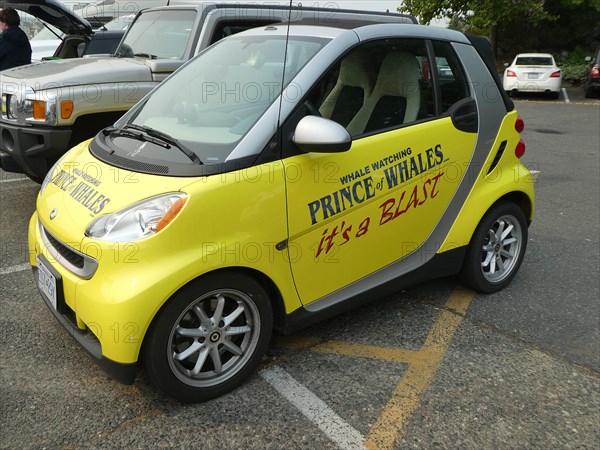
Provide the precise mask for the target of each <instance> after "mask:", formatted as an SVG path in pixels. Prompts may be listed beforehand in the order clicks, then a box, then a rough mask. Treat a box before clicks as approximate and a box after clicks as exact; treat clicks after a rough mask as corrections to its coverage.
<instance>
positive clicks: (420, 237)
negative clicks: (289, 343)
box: [29, 20, 534, 402]
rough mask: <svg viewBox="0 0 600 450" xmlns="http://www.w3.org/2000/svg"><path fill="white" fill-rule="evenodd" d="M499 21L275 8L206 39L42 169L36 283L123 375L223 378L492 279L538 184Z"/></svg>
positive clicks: (187, 383) (108, 366) (518, 241)
mask: <svg viewBox="0 0 600 450" xmlns="http://www.w3.org/2000/svg"><path fill="white" fill-rule="evenodd" d="M523 126H524V125H523V121H522V120H521V119H520V118H519V117H518V114H517V112H516V111H515V110H514V107H513V104H512V102H511V100H510V99H509V98H508V97H507V96H506V93H505V92H504V90H503V89H502V84H501V81H500V79H499V77H498V75H497V73H496V72H495V66H494V63H493V60H492V57H491V48H490V46H489V43H488V42H487V40H485V39H482V38H478V37H475V36H467V35H464V34H461V33H458V32H454V31H450V30H445V29H440V28H432V27H426V26H419V25H412V24H361V22H360V20H356V21H353V22H344V21H335V22H332V23H329V24H324V25H321V26H313V25H305V24H302V23H297V24H294V23H292V24H291V25H289V26H288V25H286V24H282V25H279V24H278V25H271V26H266V27H262V28H258V29H254V30H250V31H247V32H243V33H240V34H237V35H234V36H231V37H229V38H227V39H225V40H223V41H221V42H219V43H217V44H215V45H213V46H211V47H210V48H208V49H207V50H205V51H204V52H203V53H201V54H200V55H199V56H198V57H197V58H195V59H193V60H191V61H190V62H189V63H187V64H186V65H185V66H184V67H183V68H182V69H180V70H179V71H177V72H176V73H175V74H173V75H172V76H171V77H170V78H169V79H167V80H166V81H165V82H164V83H163V84H161V85H160V86H159V87H158V88H156V89H155V90H154V91H152V92H151V93H150V94H149V95H148V96H146V97H145V98H144V99H143V100H142V101H141V102H140V103H138V104H137V105H136V106H135V107H134V108H133V109H132V110H130V111H129V112H128V113H127V114H126V115H125V116H123V117H122V118H121V119H120V120H119V121H118V122H117V123H116V124H115V125H114V126H113V127H111V128H108V129H105V130H103V131H102V132H101V133H99V134H98V135H97V136H96V137H95V138H94V139H93V140H91V141H87V142H84V143H82V144H80V145H78V146H77V147H75V148H73V149H72V150H71V151H70V152H69V153H67V154H66V155H65V156H64V157H63V158H62V159H61V160H60V161H59V162H58V163H57V164H56V166H55V167H54V168H53V169H52V170H51V171H50V173H49V174H48V176H47V177H46V179H45V181H44V183H43V185H42V187H41V190H40V194H39V197H38V201H37V211H36V212H35V214H34V215H33V217H32V219H31V223H30V227H29V244H30V248H31V253H30V254H31V264H32V265H33V267H34V273H35V276H36V280H37V283H38V286H39V290H40V292H41V294H42V297H43V299H44V301H45V302H46V303H47V305H48V306H49V307H50V309H51V310H52V311H53V313H54V314H55V316H56V317H57V318H58V320H59V321H60V322H61V323H62V324H63V325H64V326H65V327H66V328H67V329H68V330H69V332H70V333H71V334H72V335H73V336H74V337H75V339H76V340H77V341H78V342H79V343H80V344H81V345H82V346H83V347H84V348H85V349H86V350H87V351H88V352H89V353H90V354H91V355H92V356H93V357H94V358H95V359H96V360H97V361H98V362H99V364H100V365H101V366H102V367H103V368H104V369H105V370H106V371H107V372H109V373H110V374H111V375H113V376H114V377H115V378H116V379H118V380H119V381H121V382H125V383H132V382H133V380H134V378H135V374H136V369H137V367H138V363H139V362H143V364H144V366H145V369H146V371H147V373H148V376H149V377H150V379H151V380H152V381H153V382H154V383H155V384H156V385H158V386H159V387H160V388H161V389H163V390H164V391H165V392H167V393H168V394H170V395H172V396H173V397H175V398H177V399H180V400H182V401H188V402H196V401H202V400H206V399H210V398H213V397H215V396H218V395H220V394H223V393H224V392H227V391H229V390H231V389H233V388H234V387H235V386H237V385H239V384H240V383H241V382H242V381H243V380H244V379H245V378H247V377H248V376H249V375H250V374H251V373H252V372H253V370H254V369H255V368H256V366H257V365H258V364H259V362H260V360H261V358H262V356H263V354H264V352H265V350H266V348H267V346H268V344H269V339H270V336H271V332H272V330H273V329H274V328H275V329H277V330H281V331H282V332H284V333H289V332H292V331H294V330H297V329H299V328H300V327H302V326H306V325H307V324H310V323H313V322H315V321H317V320H320V319H323V318H325V317H328V316H330V315H332V314H335V313H337V312H339V311H341V310H343V309H346V308H348V307H351V306H354V305H357V304H359V303H361V302H363V301H366V300H370V299H374V298H376V297H379V296H382V295H385V294H386V293H389V292H393V291H396V290H398V289H400V288H402V287H403V286H406V285H408V284H411V283H415V282H419V281H423V280H426V279H432V278H435V277H440V276H446V275H451V274H461V278H462V280H463V282H464V283H465V284H466V285H468V286H470V287H472V288H474V289H476V290H478V291H480V292H494V291H497V290H499V289H502V288H503V287H504V286H506V284H507V283H509V282H510V281H511V279H512V278H513V277H514V275H515V273H516V272H517V270H518V268H519V266H520V264H521V261H522V259H523V255H524V253H525V248H526V245H527V229H528V225H529V223H530V222H531V220H532V217H533V209H534V196H533V184H532V176H531V174H530V171H529V170H527V169H526V168H525V167H524V166H523V164H522V163H521V162H520V161H519V158H520V157H521V156H522V154H523V152H524V151H525V147H524V144H523V142H522V141H521V139H520V132H521V131H522V130H523Z"/></svg>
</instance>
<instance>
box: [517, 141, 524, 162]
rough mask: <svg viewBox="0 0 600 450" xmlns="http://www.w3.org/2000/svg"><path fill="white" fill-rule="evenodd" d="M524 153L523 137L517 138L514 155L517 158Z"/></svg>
mask: <svg viewBox="0 0 600 450" xmlns="http://www.w3.org/2000/svg"><path fill="white" fill-rule="evenodd" d="M524 154H525V142H523V139H521V140H519V143H518V144H517V146H516V147H515V155H516V157H517V158H520V157H521V156H523V155H524Z"/></svg>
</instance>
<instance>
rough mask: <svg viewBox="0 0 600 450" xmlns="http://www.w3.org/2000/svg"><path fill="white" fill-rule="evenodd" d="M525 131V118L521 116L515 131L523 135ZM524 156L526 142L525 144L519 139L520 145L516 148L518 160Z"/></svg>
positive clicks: (516, 123)
mask: <svg viewBox="0 0 600 450" xmlns="http://www.w3.org/2000/svg"><path fill="white" fill-rule="evenodd" d="M524 129H525V121H524V120H523V118H522V117H521V116H519V117H517V120H516V121H515V130H517V133H519V134H521V133H522V132H523V130H524ZM524 154H525V142H523V139H519V143H518V144H517V146H516V147H515V156H516V157H517V158H520V157H521V156H523V155H524Z"/></svg>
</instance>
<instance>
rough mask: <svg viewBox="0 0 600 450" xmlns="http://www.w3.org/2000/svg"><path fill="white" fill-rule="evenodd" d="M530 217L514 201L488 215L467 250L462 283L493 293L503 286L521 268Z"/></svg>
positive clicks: (501, 205) (493, 207)
mask: <svg viewBox="0 0 600 450" xmlns="http://www.w3.org/2000/svg"><path fill="white" fill-rule="evenodd" d="M527 231H528V230H527V220H526V218H525V213H524V212H523V210H522V209H521V208H520V207H519V206H518V205H517V204H515V203H513V202H506V201H503V202H500V203H496V204H495V205H494V206H492V207H491V208H490V209H489V210H488V212H487V213H486V214H485V216H484V217H483V219H482V220H481V222H479V225H478V226H477V229H476V230H475V233H474V234H473V237H472V239H471V242H470V244H469V247H468V249H467V253H466V255H465V260H464V263H463V268H462V272H461V275H460V278H461V281H462V283H463V284H464V285H465V286H467V287H470V288H471V289H473V290H475V291H477V292H482V293H486V294H489V293H492V292H497V291H499V290H501V289H503V288H504V287H505V286H506V285H507V284H508V283H510V281H511V280H512V279H513V278H514V276H515V274H516V273H517V271H518V270H519V267H520V265H521V262H522V261H523V256H524V255H525V250H526V248H527Z"/></svg>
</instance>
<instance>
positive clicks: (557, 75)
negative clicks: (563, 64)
mask: <svg viewBox="0 0 600 450" xmlns="http://www.w3.org/2000/svg"><path fill="white" fill-rule="evenodd" d="M559 77H560V70H557V71H556V72H552V75H550V78H559Z"/></svg>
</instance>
